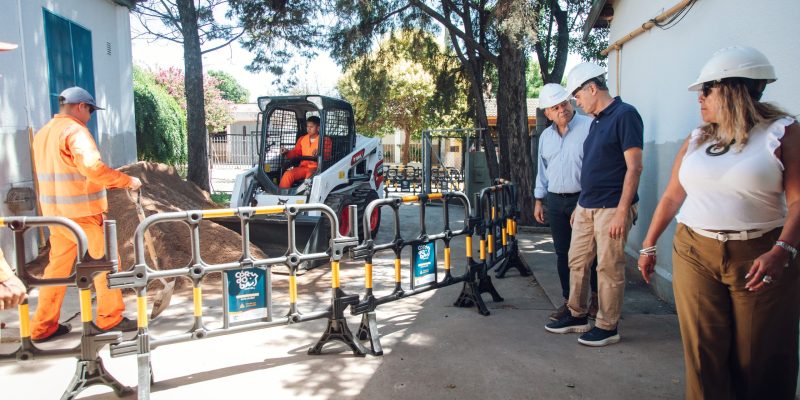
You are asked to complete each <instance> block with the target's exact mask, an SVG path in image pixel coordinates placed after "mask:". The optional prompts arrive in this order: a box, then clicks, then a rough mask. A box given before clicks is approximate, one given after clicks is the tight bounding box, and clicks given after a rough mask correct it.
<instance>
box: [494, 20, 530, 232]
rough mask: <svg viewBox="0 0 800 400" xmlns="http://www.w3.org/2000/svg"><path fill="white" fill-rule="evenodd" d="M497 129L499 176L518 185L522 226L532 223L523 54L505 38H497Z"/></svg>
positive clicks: (522, 51) (501, 36)
mask: <svg viewBox="0 0 800 400" xmlns="http://www.w3.org/2000/svg"><path fill="white" fill-rule="evenodd" d="M498 39H499V42H500V58H499V62H498V66H497V72H498V77H499V86H498V90H497V126H498V128H499V134H498V137H499V139H500V140H499V142H500V154H501V155H502V157H501V158H500V173H501V177H502V178H506V179H509V180H511V181H512V182H514V183H515V184H516V185H517V207H518V210H519V211H520V212H521V213H520V217H521V218H522V223H523V224H531V223H532V222H533V218H532V213H531V211H530V210H533V200H532V195H533V179H532V165H533V160H531V154H530V148H531V147H530V137H529V135H528V106H527V96H526V90H525V89H526V87H525V64H526V60H525V51H524V49H522V48H520V47H518V46H517V45H516V44H515V43H514V42H513V41H512V40H510V38H508V37H507V36H505V35H499V36H498Z"/></svg>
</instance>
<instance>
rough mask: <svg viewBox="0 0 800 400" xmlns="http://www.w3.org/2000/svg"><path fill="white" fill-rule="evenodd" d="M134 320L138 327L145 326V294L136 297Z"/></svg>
mask: <svg viewBox="0 0 800 400" xmlns="http://www.w3.org/2000/svg"><path fill="white" fill-rule="evenodd" d="M136 322H137V326H139V328H140V329H141V328H147V324H148V322H147V296H137V297H136Z"/></svg>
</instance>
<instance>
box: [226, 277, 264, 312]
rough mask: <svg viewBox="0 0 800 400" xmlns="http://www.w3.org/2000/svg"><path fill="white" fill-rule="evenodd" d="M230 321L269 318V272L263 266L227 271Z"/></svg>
mask: <svg viewBox="0 0 800 400" xmlns="http://www.w3.org/2000/svg"><path fill="white" fill-rule="evenodd" d="M225 274H227V281H228V316H229V321H230V322H241V321H247V320H253V319H263V318H269V310H268V309H267V273H266V271H265V270H264V269H261V268H248V269H242V270H234V271H225Z"/></svg>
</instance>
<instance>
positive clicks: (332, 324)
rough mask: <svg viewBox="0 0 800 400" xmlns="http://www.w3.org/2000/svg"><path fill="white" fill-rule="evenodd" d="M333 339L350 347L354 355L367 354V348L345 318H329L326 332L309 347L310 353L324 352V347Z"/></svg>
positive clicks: (362, 355)
mask: <svg viewBox="0 0 800 400" xmlns="http://www.w3.org/2000/svg"><path fill="white" fill-rule="evenodd" d="M333 340H338V341H340V342H342V343H344V344H346V345H347V346H349V347H350V350H352V351H353V355H355V356H358V357H364V356H366V355H367V349H366V348H364V346H362V345H361V343H359V342H358V341H356V339H355V337H354V336H353V333H352V332H351V331H350V328H349V327H348V326H347V320H345V319H344V318H336V319H334V318H331V319H329V320H328V327H327V328H325V333H323V334H322V337H321V338H319V340H318V341H317V344H315V345H314V347H312V348H310V349H308V354H309V355H320V354H322V348H323V347H324V346H325V345H326V344H328V343H329V342H331V341H333Z"/></svg>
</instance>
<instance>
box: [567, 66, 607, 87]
mask: <svg viewBox="0 0 800 400" xmlns="http://www.w3.org/2000/svg"><path fill="white" fill-rule="evenodd" d="M605 73H606V69H605V68H603V67H601V66H599V65H597V64H595V63H590V62H582V63H580V64H578V65H576V66H574V67H572V69H571V70H570V71H569V74H568V75H567V93H569V94H570V95H574V94H575V91H576V90H578V88H580V87H581V86H583V84H584V83H586V82H587V81H588V80H590V79H592V78H597V77H601V76H603V75H605Z"/></svg>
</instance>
